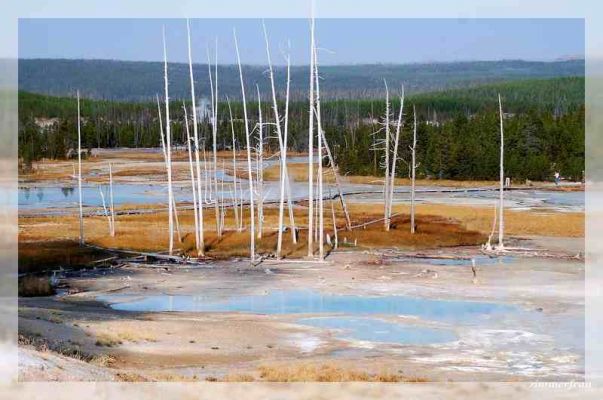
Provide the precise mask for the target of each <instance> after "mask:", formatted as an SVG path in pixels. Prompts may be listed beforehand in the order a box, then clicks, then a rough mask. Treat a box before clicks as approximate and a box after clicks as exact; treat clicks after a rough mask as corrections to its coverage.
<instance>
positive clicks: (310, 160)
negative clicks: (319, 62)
mask: <svg viewBox="0 0 603 400" xmlns="http://www.w3.org/2000/svg"><path fill="white" fill-rule="evenodd" d="M314 30H315V21H314V3H313V2H312V16H311V18H310V96H309V106H310V112H309V113H308V114H309V116H308V117H309V122H308V257H312V256H313V255H314V245H313V242H312V239H313V238H312V235H313V228H314V159H313V158H314V103H315V99H314V45H315V43H314V41H315V40H314Z"/></svg>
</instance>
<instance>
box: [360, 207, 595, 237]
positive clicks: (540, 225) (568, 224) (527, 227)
mask: <svg viewBox="0 0 603 400" xmlns="http://www.w3.org/2000/svg"><path fill="white" fill-rule="evenodd" d="M374 207H375V206H374V205H373V206H371V205H366V204H352V205H350V212H351V213H352V214H353V215H357V214H359V213H363V212H365V211H367V210H371V209H374ZM409 209H410V207H409V206H407V205H395V206H394V210H393V211H394V212H398V213H408V212H409ZM416 212H417V223H418V225H419V227H420V226H421V221H422V218H423V217H425V216H439V217H442V218H448V219H451V220H454V221H457V222H458V223H460V224H461V225H462V226H464V227H465V228H466V229H468V230H472V231H478V232H481V233H483V234H489V233H490V231H491V229H492V219H493V213H494V210H493V209H491V208H486V207H467V206H456V205H445V204H420V205H418V206H417V208H416ZM505 233H506V234H508V235H516V236H521V235H542V236H559V237H584V213H583V212H567V213H565V212H550V213H546V212H539V211H514V210H507V211H505Z"/></svg>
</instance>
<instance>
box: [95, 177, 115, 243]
mask: <svg viewBox="0 0 603 400" xmlns="http://www.w3.org/2000/svg"><path fill="white" fill-rule="evenodd" d="M98 192H99V193H100V196H101V201H102V205H103V210H104V212H105V217H107V223H108V225H109V235H110V234H111V230H112V229H113V228H112V227H111V216H110V215H109V212H108V211H107V206H106V204H105V195H104V194H103V189H102V187H101V185H98Z"/></svg>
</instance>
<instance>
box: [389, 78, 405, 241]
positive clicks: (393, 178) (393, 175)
mask: <svg viewBox="0 0 603 400" xmlns="http://www.w3.org/2000/svg"><path fill="white" fill-rule="evenodd" d="M403 110H404V86H402V96H400V111H399V112H398V123H397V124H396V137H395V139H394V153H393V160H392V172H391V178H390V184H389V200H388V207H389V210H388V212H387V214H388V215H389V218H390V226H391V216H392V206H393V203H394V186H395V185H396V164H397V162H398V144H399V143H400V130H401V128H402V114H403ZM388 230H389V228H388Z"/></svg>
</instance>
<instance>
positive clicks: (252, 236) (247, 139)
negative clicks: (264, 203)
mask: <svg viewBox="0 0 603 400" xmlns="http://www.w3.org/2000/svg"><path fill="white" fill-rule="evenodd" d="M233 36H234V42H235V49H236V52H237V63H238V64H239V78H240V81H241V95H242V97H243V116H244V118H245V144H246V146H247V173H248V174H249V212H250V214H251V215H250V218H249V221H250V223H251V229H250V234H249V237H250V246H249V247H250V251H251V261H252V262H253V261H255V210H254V204H253V196H254V193H253V173H252V167H251V143H250V141H251V137H250V133H249V120H248V119H247V102H246V100H245V84H244V82H243V68H242V66H241V56H240V55H239V44H238V42H237V33H236V31H234V30H233Z"/></svg>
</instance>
